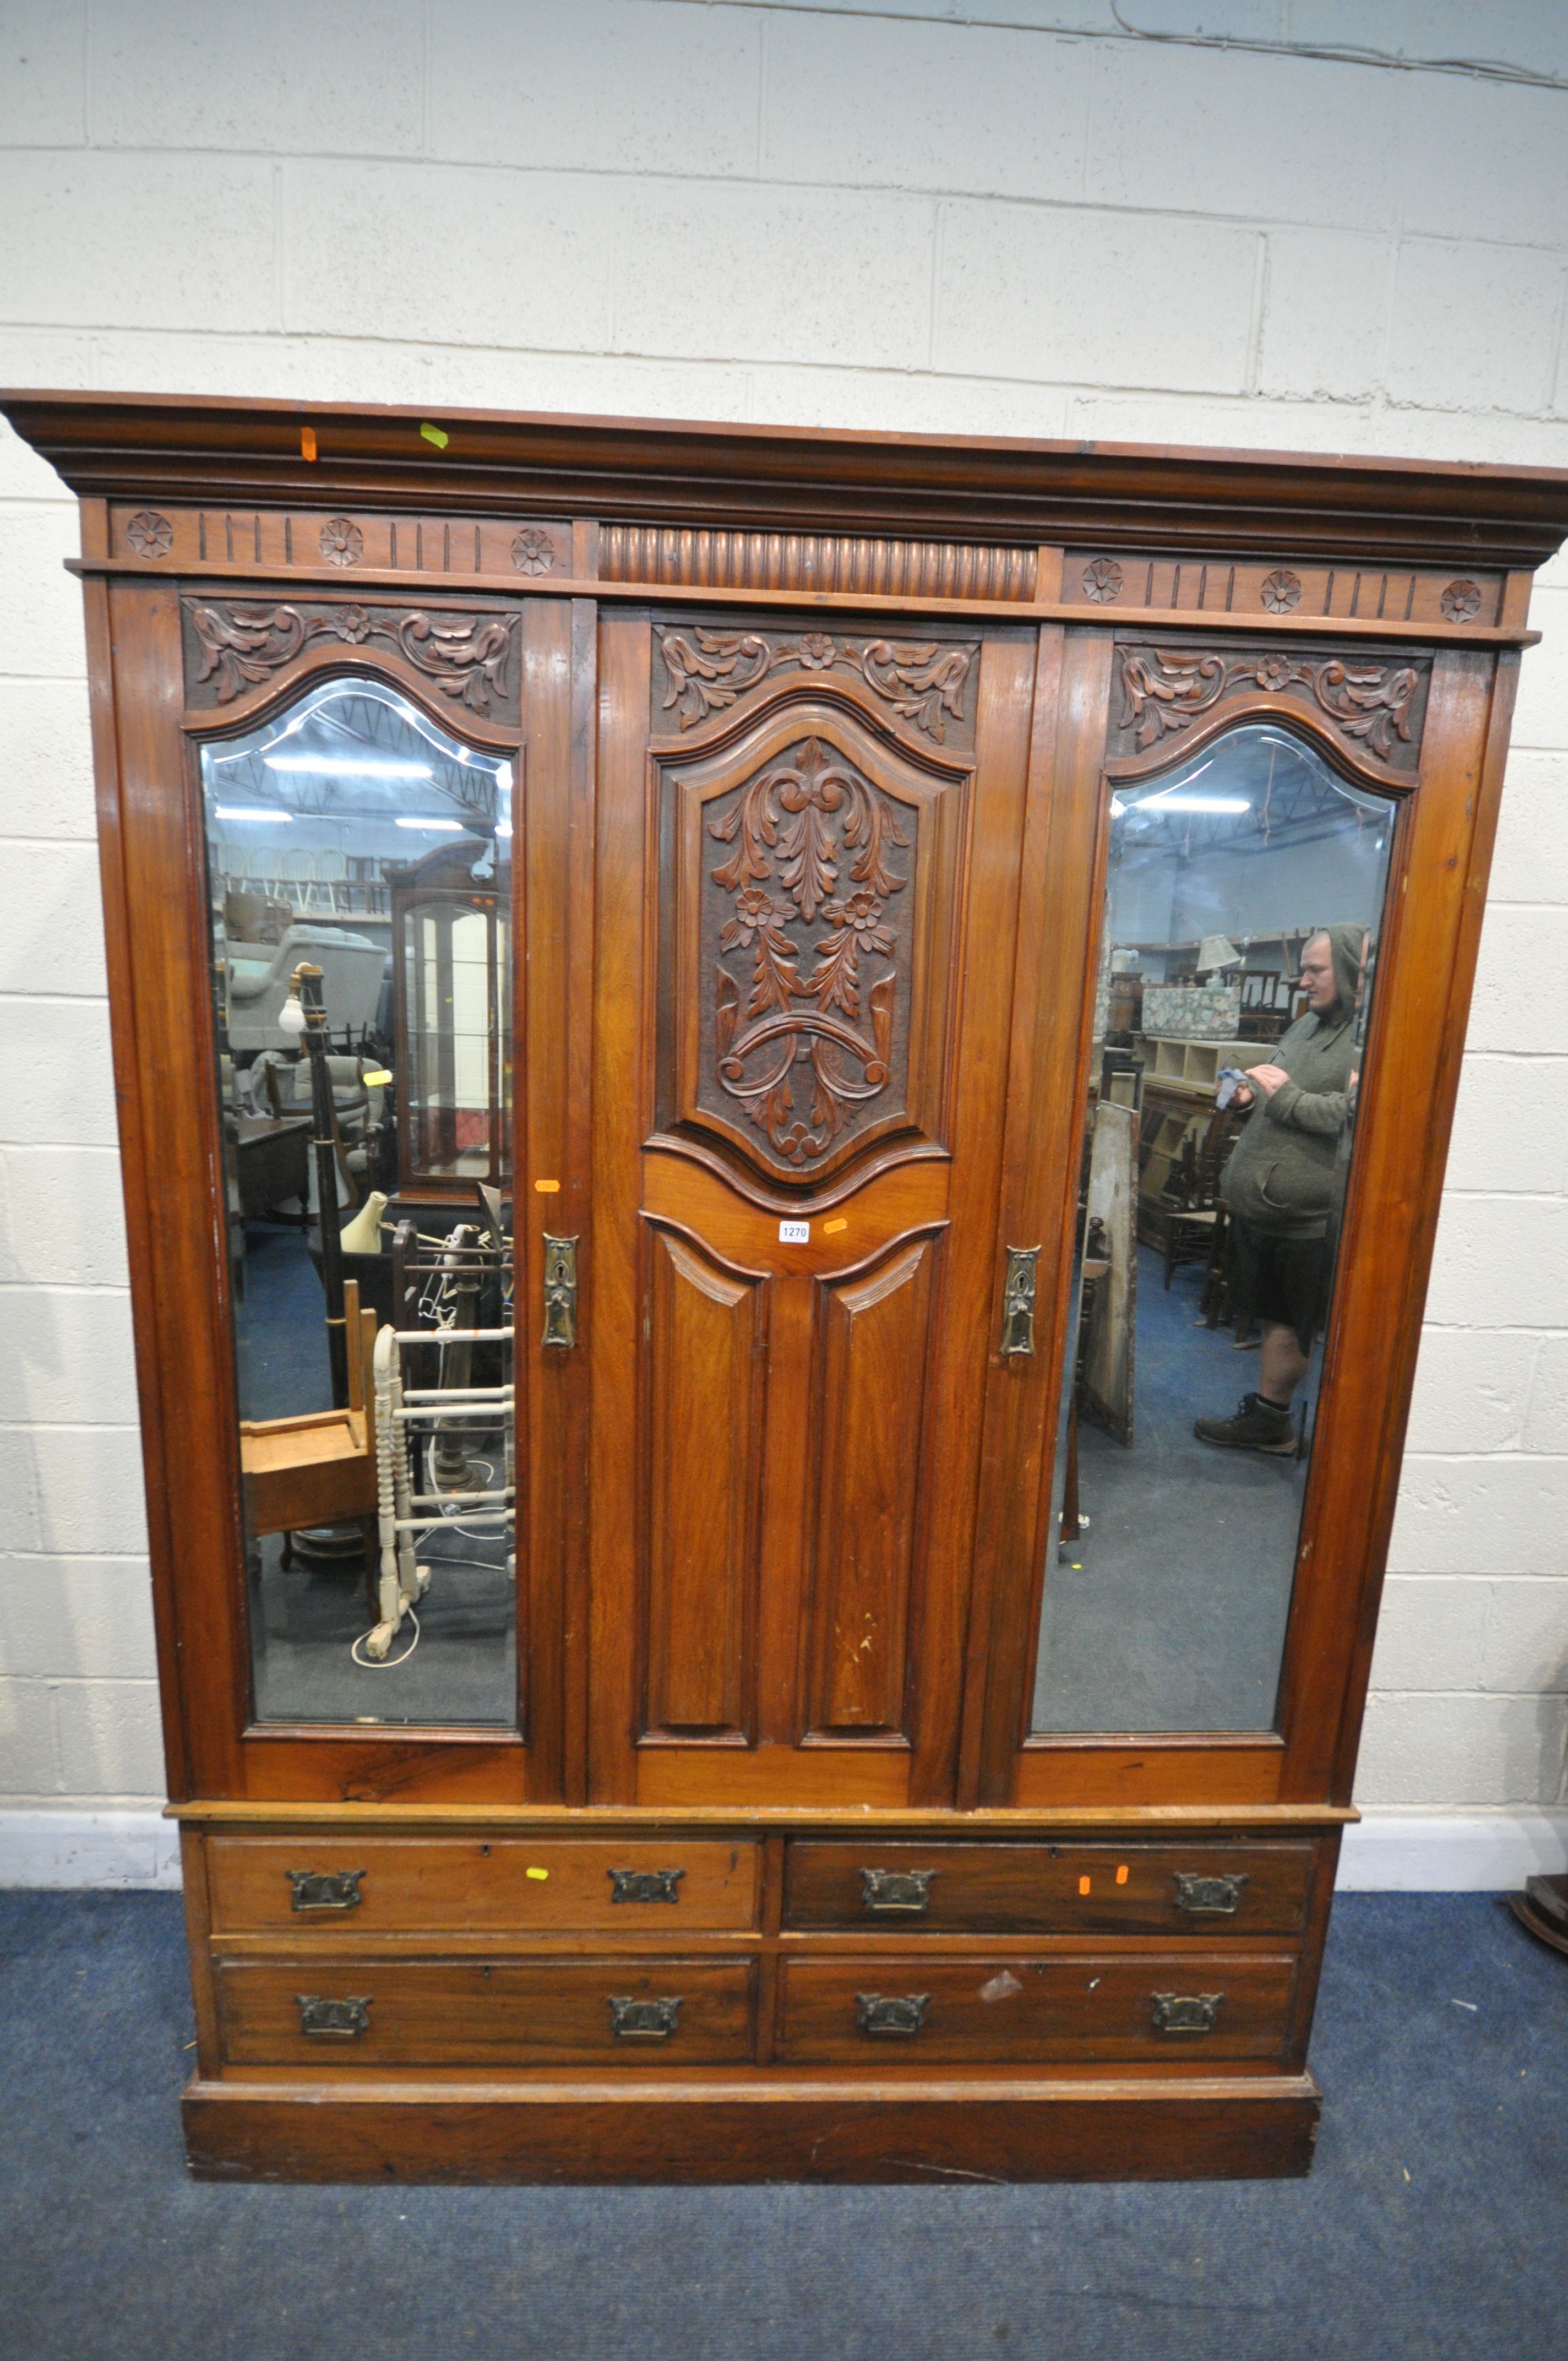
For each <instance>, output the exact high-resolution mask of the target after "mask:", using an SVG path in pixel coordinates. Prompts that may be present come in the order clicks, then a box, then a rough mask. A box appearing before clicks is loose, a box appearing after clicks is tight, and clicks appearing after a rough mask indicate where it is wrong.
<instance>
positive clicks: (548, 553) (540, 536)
mask: <svg viewBox="0 0 1568 2361" xmlns="http://www.w3.org/2000/svg"><path fill="white" fill-rule="evenodd" d="M511 562H512V564H513V565H514V566H516V568H517V570H518V572H519V573H520V574H548V573H549V571H550V568H551V567H552V566H554V563H555V544H554V539H553V538H552V536H551V535H550V534H549V533H542V532H541V531H540V529H539V527H538V526H537V525H534V524H531V525H525V526H524V527H523V529H522V531H521V533H518V534H516V535H515V536H514V538H513V541H512V544H511Z"/></svg>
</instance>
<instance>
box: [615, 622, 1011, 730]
mask: <svg viewBox="0 0 1568 2361" xmlns="http://www.w3.org/2000/svg"><path fill="white" fill-rule="evenodd" d="M659 648H660V653H662V654H663V659H664V671H665V675H666V677H667V680H668V684H669V685H668V687H667V689H666V692H665V696H664V702H663V709H664V710H665V712H668V711H669V709H670V708H671V706H673V705H678V706H679V708H680V715H681V728H682V729H683V730H690V729H691V728H692V727H693V726H694V725H695V724H696V723H697V722H699V721H706V720H707V718H708V716H709V715H710V714H712V713H721V712H723V711H724V710H725V709H726V708H728V707H729V706H731V705H733V704H734V702H735V700H736V698H737V697H740V696H741V695H742V694H743V693H744V691H745V690H747V689H749V688H755V687H756V686H758V684H759V682H761V681H763V680H765V679H766V678H767V677H768V675H769V674H770V673H773V672H784V671H788V670H790V669H791V668H793V667H795V666H798V667H799V668H800V670H801V671H803V672H820V673H828V672H832V671H833V670H834V669H835V668H836V667H838V666H839V665H846V666H848V667H849V668H850V670H851V671H854V672H858V673H859V674H860V675H861V679H862V680H864V681H865V682H866V683H867V684H868V686H870V687H872V688H873V689H874V690H875V691H876V694H877V695H878V696H879V697H885V698H886V700H887V702H888V703H889V704H890V705H891V706H892V708H893V709H894V712H895V713H896V714H898V715H899V717H900V718H901V719H903V720H905V721H912V722H913V723H914V724H915V727H916V729H917V730H924V731H925V733H926V735H927V737H928V738H934V739H935V740H937V741H938V744H939V743H940V742H941V741H942V739H943V737H944V735H945V733H946V724H945V722H944V720H943V716H944V714H946V715H949V716H950V717H951V718H952V719H954V720H958V721H961V720H962V719H963V691H964V684H965V682H966V681H967V680H968V678H969V675H970V666H971V665H972V664H973V662H974V650H973V649H972V648H970V647H955V646H953V645H952V644H951V643H950V642H949V643H948V644H943V643H942V642H938V641H930V640H928V641H915V640H859V639H840V638H836V637H834V636H833V635H832V634H831V633H829V632H827V631H806V632H804V633H803V634H802V635H801V636H800V637H799V638H798V639H792V640H782V641H771V640H767V639H764V638H763V637H762V634H761V633H760V632H756V631H708V630H705V629H704V628H703V627H702V625H700V624H698V625H696V627H695V628H694V629H693V630H692V631H690V632H686V631H660V633H659Z"/></svg>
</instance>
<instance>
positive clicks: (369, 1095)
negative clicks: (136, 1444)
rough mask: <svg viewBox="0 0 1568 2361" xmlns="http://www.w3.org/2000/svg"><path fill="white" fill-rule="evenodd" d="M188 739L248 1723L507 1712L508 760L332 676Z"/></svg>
mask: <svg viewBox="0 0 1568 2361" xmlns="http://www.w3.org/2000/svg"><path fill="white" fill-rule="evenodd" d="M200 763H201V780H202V790H203V818H204V823H205V830H206V854H207V876H208V885H209V899H210V915H211V929H212V955H213V967H212V975H213V984H214V1088H215V1090H216V1092H217V1095H218V1102H219V1108H220V1115H221V1124H222V1136H223V1145H224V1169H225V1192H226V1208H225V1211H226V1230H227V1245H228V1274H229V1288H228V1294H229V1301H230V1305H231V1311H232V1323H233V1342H234V1354H235V1370H236V1396H237V1401H238V1411H239V1436H238V1446H239V1449H238V1456H239V1464H240V1468H241V1481H242V1487H243V1495H244V1523H245V1548H246V1581H247V1608H248V1623H249V1631H250V1645H251V1661H252V1674H253V1686H254V1709H255V1715H256V1719H257V1720H258V1722H261V1723H264V1724H266V1723H274V1724H276V1723H334V1724H376V1723H398V1724H403V1723H408V1724H424V1725H431V1724H444V1725H461V1726H473V1725H488V1726H493V1727H498V1728H503V1729H510V1728H514V1727H515V1726H516V1725H517V1721H518V1704H519V1700H518V1695H517V1641H516V1631H515V1598H516V1586H515V1531H514V1516H513V1503H514V1499H515V1489H514V1485H515V1475H516V1468H515V1444H514V1433H513V1418H512V1389H511V1380H512V1356H511V1339H510V1328H511V1295H512V1279H511V1208H510V1180H509V1177H508V1171H509V1167H508V1159H507V1156H506V1140H507V1137H508V1128H509V1121H510V1096H511V1078H510V1006H509V1004H510V989H511V985H510V956H509V942H510V906H511V859H510V854H511V789H512V774H511V766H510V763H509V762H508V761H507V760H506V759H504V758H503V757H501V756H499V755H496V754H494V753H489V752H482V751H479V750H477V749H475V748H472V747H468V746H465V745H463V744H462V743H461V742H460V741H458V740H457V739H455V737H453V736H452V735H451V734H450V733H449V732H448V731H447V730H444V729H442V728H441V727H439V726H438V725H437V724H436V723H435V722H434V721H433V720H432V719H431V718H430V717H429V716H428V715H427V714H425V713H424V712H422V710H421V709H420V708H418V707H417V706H416V705H415V704H414V703H413V702H412V701H411V699H410V698H408V697H404V696H402V695H400V693H399V692H398V690H396V689H395V688H393V687H391V686H389V685H387V684H385V683H382V682H379V681H377V680H375V679H372V678H366V677H358V676H356V677H352V678H350V677H340V678H329V679H326V680H324V681H318V682H316V683H315V684H314V685H313V686H311V687H309V688H308V689H307V690H305V691H304V692H303V693H302V695H301V696H300V697H299V698H298V699H297V700H296V701H295V702H293V703H292V704H291V705H289V706H288V707H287V708H285V709H284V710H282V711H281V712H279V713H277V714H275V715H274V717H273V718H272V719H269V720H268V721H267V722H265V723H264V724H262V725H261V726H259V727H258V728H254V729H252V730H249V731H248V732H247V733H246V734H245V735H243V736H233V737H228V738H224V739H210V740H208V741H205V742H204V743H203V746H202V749H201V756H200Z"/></svg>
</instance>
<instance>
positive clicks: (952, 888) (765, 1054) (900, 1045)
mask: <svg viewBox="0 0 1568 2361" xmlns="http://www.w3.org/2000/svg"><path fill="white" fill-rule="evenodd" d="M967 770H968V766H967V764H963V765H962V766H961V768H960V765H959V763H958V762H957V761H955V762H954V763H953V764H952V768H951V770H950V772H949V774H948V775H947V776H946V777H943V776H939V775H933V774H932V773H931V772H929V771H927V769H925V768H924V767H923V766H921V765H919V764H918V763H916V762H914V761H912V760H910V759H908V758H906V757H905V754H904V753H903V752H902V750H899V749H895V748H894V747H893V746H892V745H890V744H889V743H888V742H887V741H886V740H885V739H883V738H880V737H878V736H874V735H873V734H872V732H870V731H869V730H864V729H862V728H861V727H860V726H858V725H857V724H856V723H854V722H853V721H851V720H850V719H849V718H848V717H846V716H844V715H843V714H842V713H836V712H835V711H834V710H833V709H832V708H830V707H829V706H828V705H827V704H825V703H824V702H823V701H821V700H819V699H817V698H814V697H801V698H799V699H798V700H792V701H791V703H790V704H789V705H788V706H787V707H786V708H784V710H783V711H782V712H779V711H775V712H774V713H773V715H771V716H770V717H768V719H766V720H765V721H764V722H762V724H761V725H760V726H759V727H758V729H757V730H754V731H753V732H751V734H750V735H749V736H748V737H747V738H746V739H744V740H743V741H741V742H740V743H739V744H738V745H732V746H729V747H727V748H723V749H721V750H719V751H717V752H714V753H713V754H712V755H710V756H708V757H707V759H706V760H700V761H698V762H697V763H693V764H692V765H691V766H690V767H688V766H686V765H685V764H682V765H680V766H679V767H678V768H677V767H675V766H674V765H672V766H669V767H666V768H665V770H664V773H663V776H664V780H665V786H664V790H663V793H664V796H665V799H666V800H665V818H664V828H665V857H666V862H668V864H669V869H668V870H667V872H666V873H667V874H670V877H671V884H672V885H673V888H674V890H673V892H672V893H671V895H670V896H669V900H668V902H667V903H666V913H667V916H666V920H665V922H664V924H663V926H662V928H661V933H662V937H663V942H664V947H665V956H664V976H665V984H664V991H663V1025H662V1040H663V1056H662V1060H661V1064H662V1071H663V1077H664V1079H663V1082H662V1085H661V1091H660V1098H661V1103H662V1104H661V1120H662V1123H663V1125H665V1126H669V1125H671V1124H672V1123H673V1124H674V1126H675V1127H676V1129H677V1130H679V1131H685V1132H690V1131H697V1132H707V1133H709V1134H717V1135H718V1136H720V1137H723V1138H725V1139H727V1140H728V1141H729V1146H730V1148H731V1150H732V1151H739V1153H740V1156H741V1157H742V1158H743V1159H744V1160H745V1161H746V1162H748V1163H750V1164H751V1165H752V1166H753V1167H754V1168H756V1169H757V1170H760V1172H761V1173H762V1175H764V1176H766V1177H767V1178H769V1179H774V1180H781V1181H784V1182H786V1183H789V1184H792V1185H793V1186H794V1187H795V1188H799V1187H800V1186H801V1185H802V1184H803V1183H804V1184H806V1185H810V1184H811V1183H813V1182H815V1181H819V1180H824V1179H825V1178H826V1177H827V1176H828V1174H829V1173H832V1172H835V1171H837V1170H839V1167H840V1166H841V1165H842V1164H843V1163H844V1162H845V1161H846V1160H848V1159H850V1158H851V1157H853V1156H854V1155H856V1153H857V1152H858V1151H860V1150H861V1149H862V1148H865V1147H867V1146H868V1144H869V1143H870V1142H872V1140H874V1139H878V1138H881V1137H885V1136H887V1135H889V1134H894V1133H902V1134H905V1135H907V1134H909V1133H912V1132H918V1133H923V1134H924V1135H925V1137H926V1141H927V1142H928V1143H934V1142H936V1141H937V1140H938V1137H939V1131H940V1112H939V1111H940V1101H941V1095H942V1079H941V1078H942V1071H943V1065H944V1052H943V1044H944V1042H945V1040H946V1038H947V1032H948V1016H949V1009H948V1003H949V1001H950V998H951V991H952V978H953V976H954V973H955V968H954V964H953V959H954V951H955V948H956V947H955V945H954V942H953V932H954V927H955V923H956V915H957V914H956V886H957V878H958V873H959V858H958V856H959V839H960V836H961V832H962V820H963V813H964V810H965V808H966V796H967V787H968V777H967ZM927 1152H928V1151H927Z"/></svg>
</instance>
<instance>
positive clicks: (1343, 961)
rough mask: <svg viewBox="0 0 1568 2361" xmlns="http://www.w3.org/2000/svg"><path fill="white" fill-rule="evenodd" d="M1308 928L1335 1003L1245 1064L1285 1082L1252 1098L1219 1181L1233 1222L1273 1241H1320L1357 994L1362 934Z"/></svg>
mask: <svg viewBox="0 0 1568 2361" xmlns="http://www.w3.org/2000/svg"><path fill="white" fill-rule="evenodd" d="M1316 932H1317V933H1318V934H1323V935H1327V937H1328V939H1329V944H1330V948H1331V950H1332V953H1333V962H1334V981H1335V983H1336V984H1337V985H1338V987H1339V993H1338V997H1337V998H1336V1000H1335V1001H1334V1004H1333V1005H1332V1007H1331V1008H1330V1009H1328V1010H1327V1011H1326V1013H1325V1014H1324V1015H1323V1016H1312V1015H1311V1014H1310V1013H1309V1014H1308V1015H1307V1016H1299V1017H1298V1018H1297V1020H1296V1022H1295V1024H1294V1025H1292V1026H1291V1027H1290V1029H1289V1031H1288V1033H1287V1034H1286V1035H1285V1036H1284V1038H1283V1039H1282V1040H1280V1041H1279V1042H1278V1044H1277V1046H1276V1047H1275V1048H1274V1049H1270V1050H1267V1051H1266V1053H1265V1054H1264V1055H1263V1056H1262V1057H1261V1058H1257V1059H1255V1060H1253V1063H1254V1064H1255V1065H1267V1066H1283V1068H1284V1069H1285V1071H1286V1072H1287V1073H1288V1075H1289V1077H1290V1079H1289V1081H1288V1082H1281V1084H1280V1085H1279V1088H1278V1089H1277V1091H1276V1092H1275V1093H1274V1096H1273V1097H1272V1098H1269V1099H1266V1098H1263V1097H1262V1096H1261V1095H1260V1096H1259V1097H1258V1099H1257V1102H1256V1104H1255V1106H1254V1107H1253V1110H1252V1113H1251V1114H1250V1115H1248V1117H1247V1120H1246V1123H1245V1126H1244V1128H1243V1131H1242V1136H1241V1137H1240V1139H1238V1140H1237V1142H1236V1145H1235V1148H1234V1151H1233V1153H1232V1155H1231V1159H1230V1161H1229V1163H1228V1164H1227V1165H1226V1167H1225V1170H1224V1174H1223V1179H1222V1180H1221V1183H1220V1193H1221V1195H1222V1196H1223V1199H1224V1201H1225V1203H1226V1204H1227V1205H1228V1206H1229V1208H1230V1210H1231V1212H1232V1213H1234V1215H1235V1216H1236V1218H1237V1219H1238V1220H1239V1221H1243V1222H1247V1223H1250V1224H1251V1225H1252V1226H1253V1228H1254V1229H1256V1230H1262V1231H1264V1232H1265V1233H1266V1235H1269V1236H1270V1237H1277V1238H1321V1237H1324V1236H1326V1235H1327V1234H1328V1225H1329V1218H1330V1215H1331V1213H1332V1211H1333V1209H1334V1202H1335V1180H1336V1175H1335V1163H1336V1160H1337V1158H1338V1153H1339V1148H1340V1141H1341V1137H1342V1135H1343V1131H1344V1128H1345V1125H1346V1123H1347V1122H1348V1121H1349V1118H1350V1098H1349V1092H1350V1077H1351V1071H1352V1069H1353V1068H1354V1064H1355V1041H1354V1033H1355V999H1356V988H1357V984H1358V982H1359V980H1360V975H1361V963H1362V945H1363V944H1364V943H1365V940H1366V937H1367V929H1366V928H1365V927H1363V926H1343V925H1342V926H1332V927H1320V928H1317V929H1316Z"/></svg>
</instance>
